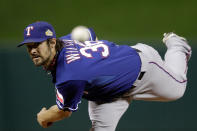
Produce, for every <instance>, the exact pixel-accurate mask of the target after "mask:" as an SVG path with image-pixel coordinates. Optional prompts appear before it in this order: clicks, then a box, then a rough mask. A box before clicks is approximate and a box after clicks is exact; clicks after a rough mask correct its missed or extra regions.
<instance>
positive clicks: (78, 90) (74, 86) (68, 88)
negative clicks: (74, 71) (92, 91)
mask: <svg viewBox="0 0 197 131" xmlns="http://www.w3.org/2000/svg"><path fill="white" fill-rule="evenodd" d="M85 86H86V81H82V80H72V81H68V82H65V83H63V84H61V85H58V86H56V104H57V106H58V108H59V109H60V110H64V111H65V110H69V111H72V112H74V111H76V110H77V109H78V104H79V103H80V102H81V98H82V95H83V91H84V88H85Z"/></svg>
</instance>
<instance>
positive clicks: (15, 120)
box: [0, 0, 197, 131]
mask: <svg viewBox="0 0 197 131" xmlns="http://www.w3.org/2000/svg"><path fill="white" fill-rule="evenodd" d="M0 18H1V20H0V30H1V31H0V131H27V130H28V131H44V130H47V131H54V130H55V131H88V130H89V128H90V125H91V123H90V121H89V118H88V110H87V109H88V108H87V101H84V100H83V101H82V104H80V107H79V110H78V111H77V112H76V113H74V114H73V115H72V117H71V118H68V119H65V120H63V121H61V122H58V123H55V124H54V125H53V126H52V127H50V128H48V129H43V128H41V127H40V126H39V125H38V123H37V121H36V114H37V113H38V112H39V111H40V109H41V108H42V107H43V106H46V107H50V106H51V105H53V104H55V93H54V87H53V84H52V83H51V78H50V76H48V75H47V74H46V72H44V71H43V70H42V68H36V67H34V66H33V64H32V62H31V60H30V59H29V56H28V55H27V53H26V49H25V47H22V48H16V45H17V44H18V43H19V42H20V41H22V40H23V30H24V27H25V26H27V25H28V24H30V23H32V22H35V21H48V22H50V23H51V24H52V25H53V26H54V28H55V29H56V33H57V36H58V37H60V36H63V35H66V34H68V33H70V31H71V29H72V28H73V27H75V26H77V25H85V26H88V27H92V28H94V30H95V32H96V34H97V36H98V38H99V39H106V40H110V41H114V42H116V43H118V44H129V45H133V44H135V43H137V42H142V43H146V44H149V45H152V46H153V47H155V48H156V49H158V50H159V52H160V53H161V54H164V52H165V50H166V47H165V46H164V44H162V42H161V39H162V35H163V33H164V32H171V31H174V32H176V33H177V34H179V35H183V36H185V37H186V38H187V39H188V41H189V42H190V44H191V46H192V48H193V56H192V58H191V60H190V63H189V71H188V78H189V79H188V88H187V90H186V93H185V96H184V97H183V98H181V99H180V100H178V101H175V102H169V103H158V102H142V101H134V102H133V103H132V104H131V106H130V108H129V109H128V111H127V112H126V113H125V115H124V116H123V117H122V119H121V120H120V123H119V125H118V127H117V131H196V130H197V124H196V123H197V104H196V100H197V95H196V92H197V89H196V81H195V79H196V78H195V77H196V74H197V69H196V66H197V61H196V60H195V57H196V56H197V54H196V51H197V48H196V47H197V46H196V42H197V26H196V23H197V1H196V0H165V1H161V0H120V1H115V0H94V1H93V0H83V1H82V0H75V1H74V0H73V1H71V0H57V1H53V0H20V1H16V0H1V1H0Z"/></svg>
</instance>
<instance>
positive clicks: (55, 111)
mask: <svg viewBox="0 0 197 131" xmlns="http://www.w3.org/2000/svg"><path fill="white" fill-rule="evenodd" d="M48 111H49V115H50V117H51V119H52V120H53V121H52V122H55V121H58V120H62V119H64V118H67V117H69V116H70V115H71V114H72V112H69V111H63V110H60V109H59V108H58V107H57V105H53V106H51V107H50V108H49V109H48Z"/></svg>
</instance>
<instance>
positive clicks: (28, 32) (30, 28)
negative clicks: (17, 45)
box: [26, 26, 34, 36]
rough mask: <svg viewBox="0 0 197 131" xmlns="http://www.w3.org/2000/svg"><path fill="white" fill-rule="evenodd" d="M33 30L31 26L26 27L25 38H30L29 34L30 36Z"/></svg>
mask: <svg viewBox="0 0 197 131" xmlns="http://www.w3.org/2000/svg"><path fill="white" fill-rule="evenodd" d="M33 29H34V27H33V26H29V27H27V28H26V30H27V34H26V35H27V36H30V35H31V34H30V31H31V30H33Z"/></svg>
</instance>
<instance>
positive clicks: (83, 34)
mask: <svg viewBox="0 0 197 131" xmlns="http://www.w3.org/2000/svg"><path fill="white" fill-rule="evenodd" d="M71 38H72V39H73V40H78V41H80V42H84V41H87V40H90V32H89V30H88V28H87V27H85V26H77V27H75V28H74V29H73V30H72V32H71Z"/></svg>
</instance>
